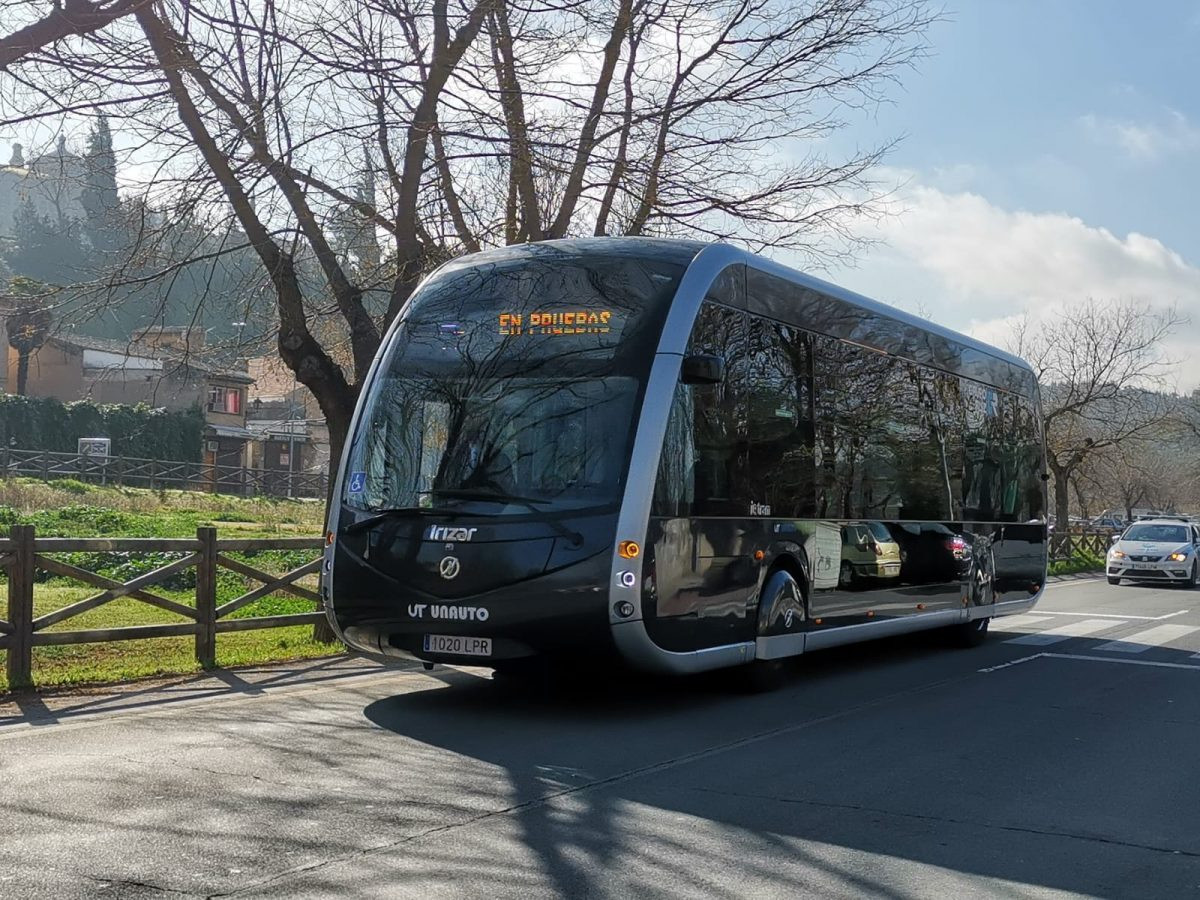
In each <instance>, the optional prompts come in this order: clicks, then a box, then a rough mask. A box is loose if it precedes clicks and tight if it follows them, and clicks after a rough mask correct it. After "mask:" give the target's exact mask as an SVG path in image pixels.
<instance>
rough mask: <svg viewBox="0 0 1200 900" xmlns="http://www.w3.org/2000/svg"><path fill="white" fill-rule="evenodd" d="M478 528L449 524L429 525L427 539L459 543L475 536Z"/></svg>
mask: <svg viewBox="0 0 1200 900" xmlns="http://www.w3.org/2000/svg"><path fill="white" fill-rule="evenodd" d="M478 530H479V529H478V528H453V527H451V526H449V525H430V526H429V540H431V541H447V542H448V543H461V542H463V541H469V540H471V538H473V537H475V532H477V531H478Z"/></svg>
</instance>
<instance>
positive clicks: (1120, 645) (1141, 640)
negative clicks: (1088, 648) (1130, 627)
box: [1095, 625, 1200, 653]
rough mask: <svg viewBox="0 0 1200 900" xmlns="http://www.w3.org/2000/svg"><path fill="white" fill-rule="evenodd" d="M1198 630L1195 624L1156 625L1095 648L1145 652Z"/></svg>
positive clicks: (1120, 651) (1199, 628) (1111, 651)
mask: <svg viewBox="0 0 1200 900" xmlns="http://www.w3.org/2000/svg"><path fill="white" fill-rule="evenodd" d="M1193 631H1200V627H1197V626H1195V625H1156V626H1155V627H1154V628H1147V629H1146V630H1145V631H1139V632H1137V633H1136V634H1129V635H1126V636H1125V637H1123V638H1120V639H1118V640H1115V641H1109V642H1108V643H1107V644H1101V645H1100V646H1098V647H1096V648H1095V649H1096V650H1103V651H1105V652H1108V653H1145V652H1146V651H1147V650H1149V649H1150V648H1151V647H1165V646H1166V645H1167V644H1169V643H1170V642H1171V641H1177V640H1179V639H1180V638H1181V637H1183V636H1184V635H1185V634H1191V633H1192V632H1193Z"/></svg>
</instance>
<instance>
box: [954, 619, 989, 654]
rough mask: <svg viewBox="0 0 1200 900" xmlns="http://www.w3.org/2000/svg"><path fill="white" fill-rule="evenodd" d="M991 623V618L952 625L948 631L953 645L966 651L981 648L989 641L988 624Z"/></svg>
mask: <svg viewBox="0 0 1200 900" xmlns="http://www.w3.org/2000/svg"><path fill="white" fill-rule="evenodd" d="M991 621H992V620H991V619H990V618H986V619H974V620H972V621H970V622H963V623H962V624H961V625H951V626H950V628H949V629H947V633H948V634H949V636H950V641H951V643H952V644H953V645H954V646H955V647H962V648H964V649H970V648H971V647H979V646H981V645H982V644H983V642H984V641H986V640H987V636H988V624H989V623H990V622H991Z"/></svg>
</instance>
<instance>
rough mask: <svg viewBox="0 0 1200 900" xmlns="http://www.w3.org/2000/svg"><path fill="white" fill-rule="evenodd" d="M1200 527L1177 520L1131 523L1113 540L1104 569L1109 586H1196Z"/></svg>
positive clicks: (1198, 565) (1148, 520)
mask: <svg viewBox="0 0 1200 900" xmlns="http://www.w3.org/2000/svg"><path fill="white" fill-rule="evenodd" d="M1198 552H1200V527H1198V526H1196V525H1194V524H1192V523H1190V522H1181V521H1179V519H1171V518H1159V519H1145V520H1142V521H1139V522H1134V523H1133V524H1132V525H1130V526H1129V527H1128V528H1127V529H1125V531H1124V532H1123V533H1122V534H1121V535H1119V536H1117V537H1114V538H1113V545H1112V546H1111V547H1110V548H1109V549H1108V559H1107V561H1106V562H1107V564H1106V567H1105V571H1106V574H1107V576H1108V583H1109V584H1120V583H1121V579H1122V578H1125V579H1128V580H1130V581H1159V582H1167V583H1170V584H1180V585H1183V586H1185V587H1193V588H1194V587H1196V583H1197V575H1198V573H1200V560H1198V559H1197V555H1198Z"/></svg>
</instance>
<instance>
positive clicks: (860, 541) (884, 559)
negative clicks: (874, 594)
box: [838, 522, 900, 588]
mask: <svg viewBox="0 0 1200 900" xmlns="http://www.w3.org/2000/svg"><path fill="white" fill-rule="evenodd" d="M899 577H900V545H899V544H897V543H896V541H895V539H894V538H893V537H892V535H891V532H889V531H888V530H887V528H886V527H885V526H884V524H883V523H882V522H850V523H848V524H846V525H843V526H842V564H841V567H840V569H839V571H838V587H843V588H844V587H849V586H851V585H852V584H854V583H855V582H859V581H863V580H870V581H877V580H879V579H884V578H899Z"/></svg>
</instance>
